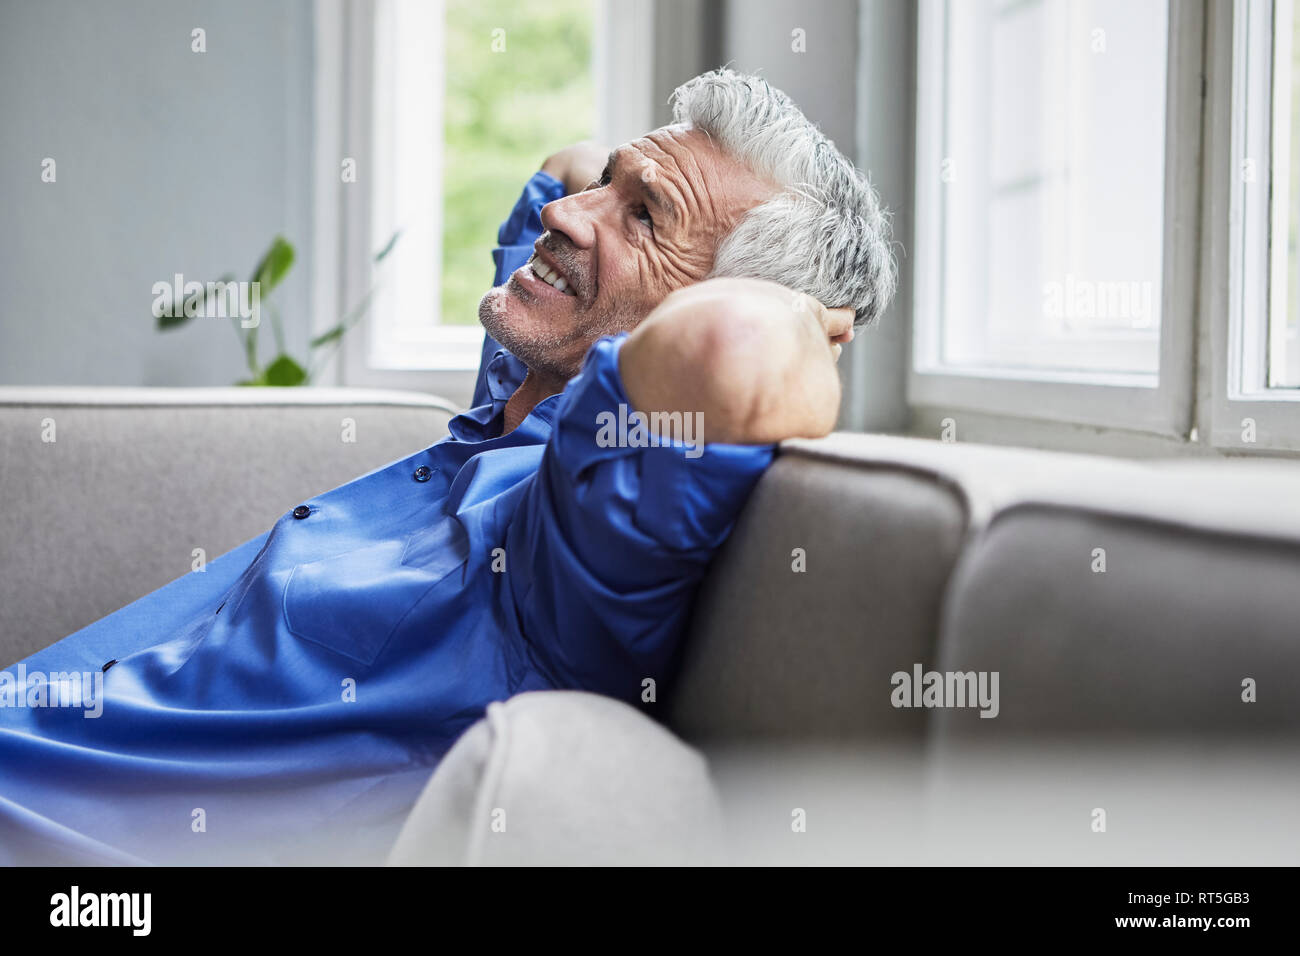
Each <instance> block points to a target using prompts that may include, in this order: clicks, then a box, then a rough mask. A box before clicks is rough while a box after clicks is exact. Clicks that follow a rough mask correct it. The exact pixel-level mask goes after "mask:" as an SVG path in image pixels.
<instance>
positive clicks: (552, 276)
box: [528, 252, 578, 298]
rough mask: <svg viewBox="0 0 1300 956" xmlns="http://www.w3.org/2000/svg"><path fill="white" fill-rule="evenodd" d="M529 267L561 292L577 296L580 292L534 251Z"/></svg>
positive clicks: (538, 276)
mask: <svg viewBox="0 0 1300 956" xmlns="http://www.w3.org/2000/svg"><path fill="white" fill-rule="evenodd" d="M528 268H530V269H532V270H533V275H535V276H537V278H539V279H541V280H542V281H543V282H545V283H546V284H547V285H549V286H552V287H553V288H555V289H556V290H557V291H559V292H563V293H564V294H565V295H570V296H573V297H574V298H577V296H578V293H577V292H575V291H574V290H573V289H572V288H570V287H569V283H568V282H567V281H566V280H565V278H564V276H562V275H560V274H559V273H558V272H556V271H555V270H554V269H552V268H551V267H550V266H548V265H547V264H546V263H545V262H543V261H542V260H541V258H540V257H539V256H538V255H537V253H535V252H534V253H533V255H532V258H531V259H529V260H528Z"/></svg>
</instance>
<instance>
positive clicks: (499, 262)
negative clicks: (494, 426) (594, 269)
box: [470, 170, 564, 408]
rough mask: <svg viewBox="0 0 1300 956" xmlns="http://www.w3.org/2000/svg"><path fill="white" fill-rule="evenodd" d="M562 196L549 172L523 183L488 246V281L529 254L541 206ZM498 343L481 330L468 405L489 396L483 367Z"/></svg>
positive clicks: (506, 274)
mask: <svg viewBox="0 0 1300 956" xmlns="http://www.w3.org/2000/svg"><path fill="white" fill-rule="evenodd" d="M563 196H564V184H563V183H562V182H560V181H559V180H558V179H556V178H555V177H554V176H552V175H551V174H550V173H544V172H542V171H540V170H538V171H537V172H536V173H534V174H533V177H532V178H531V179H530V180H528V182H527V183H525V184H524V191H523V192H522V193H521V194H520V195H519V200H518V201H517V202H516V203H515V208H514V209H512V210H510V215H509V216H508V217H506V221H505V222H503V223H502V224H501V228H500V229H498V230H497V246H496V248H495V249H493V250H492V261H493V263H495V265H496V274H495V275H494V276H493V279H492V284H493V285H494V286H497V285H501V284H502V283H503V282H505V281H506V280H507V279H509V278H510V273H512V272H514V271H515V270H516V269H518V268H519V267H520V266H521V265H523V264H524V263H525V262H527V261H528V257H529V256H531V255H532V254H533V243H534V242H536V241H537V237H538V236H540V235H541V234H542V233H543V232H544V231H545V229H544V227H543V226H542V207H543V206H545V205H546V204H547V203H548V202H550V201H551V200H553V199H560V198H561V197H563ZM500 348H501V344H500V343H499V342H497V340H496V339H494V338H492V336H490V335H488V334H487V333H486V332H484V333H483V350H482V353H481V354H480V356H479V365H478V379H477V380H476V381H475V383H474V398H473V401H471V403H470V406H471V407H472V408H477V407H478V406H480V405H486V404H487V403H488V402H490V401H491V400H492V398H491V396H490V395H489V394H488V389H487V378H486V376H487V367H488V363H489V362H491V361H492V357H493V356H494V355H496V353H497V350H498V349H500Z"/></svg>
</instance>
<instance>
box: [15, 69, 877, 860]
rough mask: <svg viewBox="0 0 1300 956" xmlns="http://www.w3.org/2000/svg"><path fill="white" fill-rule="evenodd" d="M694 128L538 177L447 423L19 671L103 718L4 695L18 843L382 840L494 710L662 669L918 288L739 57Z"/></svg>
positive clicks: (361, 848)
mask: <svg viewBox="0 0 1300 956" xmlns="http://www.w3.org/2000/svg"><path fill="white" fill-rule="evenodd" d="M675 118H676V122H675V124H674V125H672V126H668V127H665V128H663V129H659V130H655V131H654V132H652V133H650V134H648V135H647V136H646V137H644V138H642V139H638V140H635V141H633V142H632V143H629V144H626V145H624V146H622V147H620V148H618V149H616V150H615V151H614V152H613V153H611V154H609V156H608V161H607V162H606V163H604V164H603V169H598V168H597V167H596V166H595V165H594V164H592V161H591V150H590V148H589V147H575V148H573V149H570V150H566V151H564V152H563V153H560V154H557V155H556V156H554V157H552V158H551V159H550V160H548V163H547V165H546V166H545V167H544V169H543V171H542V172H540V173H539V174H537V175H536V176H535V177H534V178H533V180H532V181H530V183H529V184H528V186H527V187H526V189H525V191H524V195H523V196H522V197H521V199H520V202H519V204H518V205H517V206H516V208H515V210H514V212H513V213H512V214H511V216H510V218H509V219H508V220H507V222H506V224H505V225H504V226H503V227H502V230H501V235H500V242H501V248H500V249H498V250H497V253H496V258H497V265H498V276H497V279H498V285H497V286H496V287H495V288H493V289H492V290H491V291H490V292H489V293H488V294H487V295H486V296H485V297H484V298H483V301H482V304H481V306H480V318H481V319H482V322H483V324H484V326H485V327H486V328H487V330H488V333H489V338H488V339H487V341H486V342H485V348H484V356H485V362H484V363H483V367H482V368H481V370H480V378H479V386H478V395H477V397H478V399H480V401H477V402H476V403H475V404H476V407H474V408H473V409H471V410H470V411H468V412H466V413H464V414H462V415H459V416H457V417H456V418H454V419H452V421H451V423H450V426H449V431H450V435H449V437H448V438H446V439H444V440H442V441H439V442H438V443H436V444H434V445H432V446H431V447H429V448H426V449H424V450H423V451H420V452H418V453H416V454H414V455H412V456H410V457H409V458H406V459H404V460H402V461H398V462H395V463H393V464H392V465H389V466H387V467H385V468H382V469H379V470H377V471H375V472H372V473H370V474H368V475H365V476H362V477H361V478H358V479H356V480H355V481H352V482H349V483H348V484H346V485H343V486H341V487H339V488H336V489H334V490H333V491H330V492H327V493H326V494H323V495H320V496H318V497H317V498H314V499H311V500H309V501H306V502H302V503H300V504H298V505H297V506H296V507H294V508H293V509H292V510H290V511H288V512H286V513H285V514H284V515H283V516H282V517H281V519H280V520H279V521H278V522H277V523H276V524H275V526H274V527H273V528H272V529H271V530H270V531H268V532H267V533H266V534H264V535H261V536H260V537H258V538H255V539H253V540H252V541H249V542H247V543H245V544H244V545H242V546H240V547H239V548H236V549H235V550H234V551H232V552H230V553H228V554H226V555H223V556H222V557H220V558H218V559H217V560H215V561H213V562H210V563H209V565H208V568H207V570H206V571H205V572H204V573H203V574H190V575H187V576H185V577H183V578H179V579H177V580H176V581H174V582H172V583H171V584H169V585H167V586H166V587H164V588H162V589H160V590H159V591H156V592H154V593H153V594H150V595H148V596H146V597H144V598H142V599H140V600H139V601H137V602H135V603H134V604H131V605H129V606H128V607H126V608H123V609H122V610H120V611H118V612H116V613H114V614H112V615H110V616H108V617H106V618H104V619H103V620H101V621H99V622H97V623H95V624H93V625H91V626H90V627H88V628H85V629H83V630H82V631H79V632H78V633H76V634H74V635H72V636H71V637H68V638H66V639H65V640H63V641H60V642H59V643H57V644H55V645H53V646H51V647H49V648H47V649H46V650H44V651H42V652H40V653H38V654H36V655H34V656H33V657H32V658H30V659H28V660H27V661H24V662H23V665H22V666H23V667H24V669H25V671H26V672H27V673H28V674H44V675H49V674H53V673H61V672H62V673H67V672H73V671H86V670H92V671H95V672H100V671H101V669H102V673H103V678H104V683H103V688H102V694H101V696H100V699H98V700H97V701H96V702H95V706H96V708H97V709H99V710H100V711H101V712H100V715H99V716H98V717H95V718H93V719H90V718H88V717H85V716H83V715H82V713H81V712H79V711H77V710H76V709H72V708H67V707H58V708H56V707H41V706H31V707H21V708H19V707H12V706H8V707H5V708H2V709H0V847H3V850H4V856H5V858H6V859H8V860H11V861H15V860H18V861H27V862H40V863H57V862H88V863H103V862H123V863H130V862H158V863H174V862H180V863H193V862H291V861H302V860H313V861H327V862H375V861H377V860H381V859H382V858H383V856H384V854H385V853H386V852H387V850H388V847H389V846H390V845H391V842H392V840H393V838H394V837H395V835H396V832H397V830H398V828H399V827H400V825H401V823H402V820H403V818H404V816H405V814H406V812H407V811H408V810H409V808H410V807H411V805H412V803H413V802H414V800H415V797H416V796H417V795H418V793H419V791H420V789H421V787H422V786H423V784H424V783H425V782H426V780H427V778H428V777H429V775H430V774H431V772H432V771H433V769H434V768H435V767H436V766H437V764H438V761H439V760H440V758H441V757H442V755H443V754H444V753H445V752H446V751H447V750H448V749H449V748H450V746H451V745H452V743H453V742H454V741H455V740H456V738H457V737H458V736H459V735H460V734H461V733H462V732H463V731H464V730H465V729H466V728H467V727H468V726H469V725H470V724H472V723H473V722H474V721H476V720H477V719H478V718H479V717H480V716H481V715H482V714H483V713H484V710H485V708H486V706H487V704H488V703H490V702H491V701H494V700H501V699H504V698H507V697H510V696H512V695H514V694H517V693H520V692H522V691H528V690H537V689H545V688H581V689H586V690H591V691H596V692H599V693H603V694H607V695H610V696H613V697H617V698H621V699H623V700H626V701H629V702H637V701H638V700H639V695H640V692H641V689H642V687H643V686H644V682H645V681H646V680H654V681H655V682H656V683H658V684H659V685H661V686H662V685H663V684H664V683H665V682H667V681H668V680H670V678H671V676H672V668H673V663H674V660H675V657H676V653H677V651H678V644H679V641H680V638H681V634H682V630H683V626H684V623H685V617H686V614H687V611H688V608H689V603H690V600H691V596H692V595H693V593H694V590H695V587H696V585H697V584H698V582H699V580H700V578H701V576H702V574H703V572H704V570H705V567H706V565H707V563H708V560H709V558H710V556H711V555H712V554H713V552H714V551H715V550H716V549H717V547H718V546H719V545H720V544H721V543H722V541H723V540H724V539H725V537H726V535H727V534H728V532H729V530H730V528H731V526H732V523H733V521H734V520H735V518H736V516H737V514H738V513H739V511H740V509H741V507H742V505H743V504H744V501H745V498H746V496H747V495H748V493H749V491H750V490H751V488H752V487H753V485H754V483H755V482H756V481H757V480H758V478H759V476H760V475H761V474H762V472H763V470H764V469H765V468H766V466H767V465H768V463H769V462H770V461H771V459H772V455H773V450H774V449H773V444H774V443H775V442H777V441H779V440H781V439H783V438H787V437H793V436H818V435H823V434H825V433H826V432H828V431H829V430H830V429H831V428H832V427H833V423H834V421H835V417H836V412H837V408H838V404H839V381H838V377H837V375H836V371H835V360H836V358H837V357H838V354H839V350H840V347H841V346H842V344H843V343H845V342H847V341H848V340H849V339H850V338H852V336H853V329H854V326H855V323H857V324H863V323H866V322H869V321H871V320H873V319H874V318H875V317H877V316H878V315H879V314H880V312H881V311H882V310H883V308H884V307H885V304H886V303H887V301H888V299H889V297H890V294H891V292H892V287H893V281H894V280H893V267H892V263H891V260H890V256H889V251H888V248H887V245H886V239H885V225H884V220H883V216H882V213H881V210H880V208H879V205H878V204H877V202H876V198H875V196H874V194H873V193H872V191H871V189H870V187H869V186H868V185H867V184H866V182H865V180H864V179H863V178H862V177H861V176H860V175H859V174H858V173H857V172H856V171H855V170H854V169H853V168H852V166H851V165H850V164H849V163H848V162H847V161H846V160H845V159H844V158H843V157H842V156H841V155H840V154H839V153H838V152H836V150H835V149H834V147H833V146H832V145H831V144H830V143H829V142H828V141H827V140H826V139H825V138H824V137H823V136H821V135H820V134H819V133H818V132H817V131H816V130H815V128H814V127H812V126H811V124H809V123H808V121H807V120H806V119H805V118H804V117H803V116H802V115H801V114H800V113H799V111H798V110H797V108H796V107H795V106H794V105H793V104H792V103H791V102H790V101H789V100H788V99H787V98H786V97H785V96H784V95H783V94H781V93H779V92H778V91H776V90H773V89H771V88H770V87H769V86H768V85H767V84H766V83H764V82H762V81H759V80H756V79H753V78H749V77H744V76H740V75H737V74H735V73H732V72H730V71H719V72H715V73H710V74H706V75H704V76H701V77H697V78H696V79H695V80H693V81H691V82H690V83H687V84H686V85H685V86H683V87H682V88H681V89H679V90H678V91H677V93H676V100H675ZM592 173H594V174H595V179H594V181H592V182H591V183H590V184H589V185H586V188H579V186H580V184H581V183H583V182H584V181H585V180H587V179H588V178H590V175H591V174H592ZM548 200H549V201H548ZM540 230H544V231H541V234H540V236H538V235H537V233H538V232H539V231H540ZM742 277H751V278H742ZM752 277H758V278H752ZM827 306H833V308H828V307H827ZM497 343H500V345H499V346H498V344H497ZM642 415H644V416H646V417H645V418H641V417H640V416H642ZM616 419H617V420H618V421H620V422H621V424H620V425H619V426H618V427H611V424H610V423H611V422H612V421H615V420H616ZM701 427H702V429H703V434H701V433H700V429H701ZM47 689H48V688H47Z"/></svg>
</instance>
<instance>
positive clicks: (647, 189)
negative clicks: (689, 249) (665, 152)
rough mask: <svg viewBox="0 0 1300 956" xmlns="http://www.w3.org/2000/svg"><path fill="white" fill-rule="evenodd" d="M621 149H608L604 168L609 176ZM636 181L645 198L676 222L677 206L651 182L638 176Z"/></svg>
mask: <svg viewBox="0 0 1300 956" xmlns="http://www.w3.org/2000/svg"><path fill="white" fill-rule="evenodd" d="M621 149H622V148H621V147H616V148H615V149H612V150H610V153H609V157H608V158H607V159H606V160H605V168H606V169H607V170H608V171H609V173H610V177H611V178H613V174H614V167H615V166H617V165H618V154H619V152H620V151H621ZM637 182H638V183H639V184H640V188H641V192H642V193H643V194H644V195H645V197H646V199H648V200H649V201H650V203H651V204H652V205H654V206H655V207H657V208H658V209H659V211H660V212H661V213H663V214H664V215H665V216H667V217H668V218H669V219H671V220H672V221H674V222H676V221H677V207H676V206H675V205H673V203H672V202H671V201H669V199H668V197H667V196H665V195H664V194H663V191H662V190H660V189H659V188H658V187H656V186H654V185H652V184H651V183H648V182H646V181H645V180H644V179H642V178H641V177H640V176H638V177H637Z"/></svg>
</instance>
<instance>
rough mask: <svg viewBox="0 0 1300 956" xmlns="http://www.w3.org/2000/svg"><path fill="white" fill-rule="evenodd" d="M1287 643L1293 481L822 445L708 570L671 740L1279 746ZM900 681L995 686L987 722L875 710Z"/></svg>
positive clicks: (963, 451) (1296, 571) (1297, 558)
mask: <svg viewBox="0 0 1300 956" xmlns="http://www.w3.org/2000/svg"><path fill="white" fill-rule="evenodd" d="M795 548H803V549H805V550H806V553H807V565H806V566H807V570H806V571H805V572H802V573H801V572H798V571H795V570H793V569H792V561H793V560H794V559H793V558H792V555H791V552H792V550H793V549H795ZM1103 569H1104V570H1103ZM1297 621H1300V465H1298V464H1296V463H1291V462H1260V461H1243V460H1231V461H1215V462H1204V461H1192V460H1183V461H1128V460H1116V459H1108V458H1101V457H1095V456H1084V455H1065V454H1056V453H1046V452H1034V451H1026V450H1017V449H1006V448H995V447H989V446H978V445H962V444H944V443H941V442H936V441H928V440H919V439H906V438H895V437H886V436H874V435H848V434H836V435H833V436H831V437H830V438H828V439H825V440H822V441H817V442H803V441H800V442H789V443H786V444H785V445H784V446H783V447H782V455H781V457H780V458H779V459H778V461H777V463H776V464H775V465H774V466H773V467H772V468H771V469H770V471H769V473H768V474H767V475H765V476H764V478H763V479H762V481H761V482H760V484H759V486H758V487H757V489H756V490H755V492H754V495H753V497H752V499H751V501H750V503H749V505H748V506H747V508H746V510H745V512H744V514H743V516H742V518H741V520H740V522H739V524H738V526H737V528H736V531H735V532H734V534H733V535H732V537H731V539H730V541H729V542H728V544H727V546H726V547H725V549H724V550H723V551H721V552H720V553H719V554H718V556H717V557H716V558H715V563H714V565H713V567H711V569H710V573H709V576H708V578H707V579H706V581H705V584H704V585H703V587H702V590H701V594H700V597H699V600H698V603H697V607H696V611H695V615H694V620H693V623H692V633H691V634H690V637H689V640H688V643H687V646H686V649H685V654H684V657H683V662H682V669H681V673H680V675H679V677H678V680H677V682H676V686H675V688H674V691H673V693H672V696H671V700H670V705H669V707H670V711H669V712H670V718H669V722H670V724H671V725H672V726H673V727H674V728H675V729H677V730H678V731H679V732H680V733H682V734H683V735H684V736H685V737H686V738H687V739H688V740H692V741H694V742H698V743H701V744H712V743H715V742H722V741H727V740H731V739H749V740H761V739H779V738H810V737H812V738H822V739H827V738H832V739H841V740H843V739H851V738H852V739H859V740H861V739H874V740H882V739H898V740H906V739H912V740H916V741H920V740H922V739H926V740H940V741H941V740H945V739H955V738H957V737H960V736H962V735H975V736H977V737H981V738H984V739H997V738H999V737H1004V736H1007V735H1011V736H1016V735H1027V734H1028V735H1033V734H1068V733H1072V732H1076V731H1078V732H1086V733H1096V732H1104V731H1107V730H1114V731H1122V732H1131V733H1142V732H1150V733H1153V734H1155V733H1166V732H1174V731H1177V730H1178V729H1179V728H1183V729H1187V730H1189V731H1195V732H1203V731H1209V732H1214V731H1216V730H1217V731H1219V732H1223V733H1230V732H1235V731H1245V732H1248V733H1256V732H1264V731H1269V732H1272V731H1283V730H1289V731H1292V732H1294V731H1295V730H1296V729H1297V728H1300V631H1298V630H1297V624H1296V622H1297ZM916 667H920V669H921V671H922V672H923V673H925V672H929V671H938V672H948V671H952V672H960V673H963V674H966V673H969V672H972V671H974V672H985V673H991V672H994V671H996V672H998V674H999V697H1000V712H999V715H998V717H997V718H996V719H985V718H981V717H980V716H979V708H976V707H965V708H951V707H942V708H933V709H931V708H925V707H896V706H895V705H894V699H893V696H892V695H893V694H894V692H895V691H896V689H897V687H898V685H897V684H895V683H894V682H893V680H892V678H893V676H894V675H895V674H898V673H899V672H904V673H909V676H910V674H912V673H914V668H916ZM1247 679H1252V680H1254V681H1256V682H1257V684H1258V695H1257V700H1256V702H1255V703H1249V702H1248V701H1246V700H1243V693H1244V692H1245V691H1246V689H1247V688H1246V685H1244V684H1243V681H1246V680H1247ZM1247 696H1248V695H1247ZM1265 696H1267V698H1268V699H1267V701H1266V700H1265Z"/></svg>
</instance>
